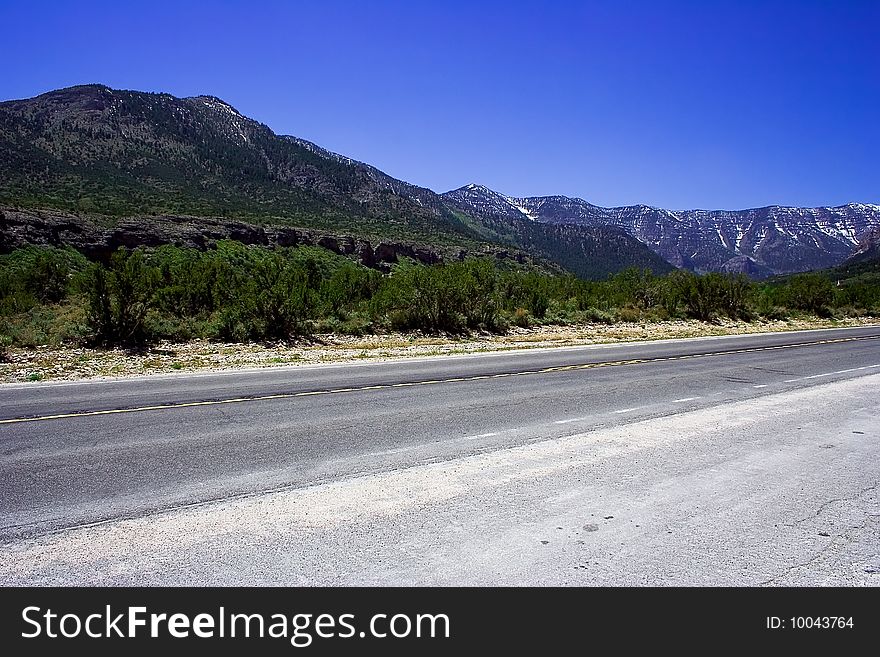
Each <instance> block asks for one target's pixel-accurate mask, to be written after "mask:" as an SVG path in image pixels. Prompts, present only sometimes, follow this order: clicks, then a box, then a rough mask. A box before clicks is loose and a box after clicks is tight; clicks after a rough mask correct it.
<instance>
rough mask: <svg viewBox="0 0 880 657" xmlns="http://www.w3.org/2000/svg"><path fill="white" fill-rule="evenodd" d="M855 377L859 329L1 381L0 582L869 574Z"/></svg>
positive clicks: (872, 437)
mask: <svg viewBox="0 0 880 657" xmlns="http://www.w3.org/2000/svg"><path fill="white" fill-rule="evenodd" d="M878 381H880V328H860V329H841V330H830V331H811V332H799V333H788V334H770V335H760V336H748V337H746V336H740V337H730V338H709V339H696V340H675V341H663V342H652V343H642V344H627V345H614V346H597V347H583V348H567V349H555V350H542V351H527V352H518V353H512V352H508V353H501V354H491V355H481V356H467V357H446V358H440V359H423V360H418V361H412V360H409V361H400V362H394V363H385V364H375V363H373V364H362V365H353V366H326V367H314V368H305V367H300V368H285V369H278V370H275V369H273V370H269V371H267V370H260V371H250V372H236V373H223V374H201V375H174V376H167V377H152V378H142V379H127V380H118V381H108V382H93V383H77V384H41V385H40V384H36V385H31V384H21V385H6V386H2V387H0V408H2V411H0V450H2V451H0V541H2V543H3V544H2V546H0V557H2V558H0V563H2V564H3V565H0V582H3V583H155V584H173V583H189V584H207V583H218V584H223V583H240V584H247V583H255V584H260V583H274V584H305V583H324V584H337V583H364V584H369V583H390V584H408V583H449V584H456V583H485V582H494V583H514V584H515V583H565V584H569V583H606V584H608V583H612V584H613V583H672V584H675V583H698V584H701V583H747V584H761V583H765V584H774V583H790V582H792V581H796V582H798V583H844V584H849V583H868V584H871V583H874V584H876V583H877V582H876V581H875V580H874V579H872V578H874V577H875V575H874V573H875V572H877V571H880V556H878V553H877V545H878V544H880V541H878V522H877V518H878V516H880V506H878V502H877V497H876V484H877V479H878V469H880V468H878V463H880V460H878V456H880V455H878V434H880V430H878V429H880V423H878V421H877V419H876V418H877V417H878V411H880V395H878V394H877V393H878V390H880V387H878ZM829 517H832V519H833V522H831V525H828V518H829ZM835 522H836V523H837V525H836V527H835V526H833V525H835ZM789 525H790V526H791V527H789ZM844 525H845V527H844ZM817 526H818V527H819V528H817ZM780 527H783V528H786V529H785V531H782V530H780ZM842 527H843V529H845V531H841V532H837V533H835V531H837V530H838V529H841V528H842ZM649 530H650V533H649V534H647V535H646V532H648V531H649ZM805 531H806V532H807V534H802V533H803V532H805ZM810 532H812V533H810ZM822 534H825V536H823V535H822ZM841 537H843V538H841ZM825 539H830V540H825ZM682 541H684V542H683V543H682ZM707 541H708V542H707ZM829 546H830V547H829ZM586 552H589V556H587V555H586V554H585V553H586ZM713 555H714V561H713ZM270 557H271V559H273V561H272V562H271V564H270V563H269V562H268V561H267V559H270ZM804 563H805V564H807V565H805V566H804V565H800V564H804ZM272 564H275V565H274V566H273V565H272ZM587 575H589V577H587ZM585 578H586V579H585Z"/></svg>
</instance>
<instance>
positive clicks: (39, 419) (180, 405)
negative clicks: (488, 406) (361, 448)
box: [0, 335, 880, 425]
mask: <svg viewBox="0 0 880 657" xmlns="http://www.w3.org/2000/svg"><path fill="white" fill-rule="evenodd" d="M877 339H880V336H873V335H872V336H861V337H852V338H833V339H829V340H816V341H814V342H799V343H795V344H782V345H772V346H767V347H747V348H744V349H731V350H728V351H714V352H707V353H702V354H684V355H681V356H660V357H656V358H634V359H631V360H613V361H605V362H600V363H583V364H580V365H562V366H558V367H546V368H544V369H540V370H524V371H521V372H506V373H501V374H480V375H475V376H465V377H452V378H449V379H430V380H427V381H409V382H403V383H385V384H379V385H369V386H361V387H354V388H332V389H326V390H311V391H305V392H282V393H278V394H274V395H257V396H253V397H234V398H230V399H209V400H205V401H194V402H180V403H173V404H156V405H153V406H138V407H134V408H114V409H105V410H98V411H74V412H72V413H58V414H55V415H39V416H34V417H17V418H8V419H3V420H0V425H2V424H19V423H22V422H42V421H46V420H63V419H69V418H78V417H93V416H96V415H115V414H120V413H142V412H146V411H163V410H169V409H175V408H190V407H195V406H219V405H221V404H242V403H245V402H256V401H268V400H271V399H294V398H296V397H309V396H314V395H332V394H339V393H346V392H363V391H365V390H386V389H389V388H405V387H410V386H425V385H436V384H439V383H456V382H463V381H479V380H482V379H500V378H504V377H509V376H529V375H532V374H552V373H554V372H568V371H572V370H586V369H593V368H598V367H616V366H621V365H642V364H647V363H658V362H661V361H670V360H685V359H688V358H705V357H709V356H729V355H731V354H745V353H751V352H757V351H772V350H774V349H793V348H795V347H812V346H816V345H820V344H836V343H840V342H856V341H863V340H877ZM857 369H861V368H857ZM797 380H800V379H791V380H789V381H786V383H791V382H793V381H797Z"/></svg>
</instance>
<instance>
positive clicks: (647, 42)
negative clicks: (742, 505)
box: [0, 0, 880, 208]
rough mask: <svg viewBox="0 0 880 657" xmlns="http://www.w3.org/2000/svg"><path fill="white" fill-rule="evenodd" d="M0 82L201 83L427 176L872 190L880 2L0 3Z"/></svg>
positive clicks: (878, 115)
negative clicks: (0, 34)
mask: <svg viewBox="0 0 880 657" xmlns="http://www.w3.org/2000/svg"><path fill="white" fill-rule="evenodd" d="M0 24H2V25H3V28H4V29H3V39H2V49H3V68H2V72H0V98H2V99H11V98H23V97H29V96H33V95H36V94H39V93H42V92H44V91H47V90H50V89H53V88H58V87H64V86H69V85H73V84H81V83H87V82H102V83H104V84H108V85H110V86H112V87H117V88H127V89H139V90H146V91H166V92H169V93H172V94H175V95H178V96H187V95H197V94H213V95H216V96H220V97H221V98H223V99H225V100H226V101H228V102H230V103H231V104H233V105H234V106H236V107H237V108H238V109H239V110H240V111H241V112H242V113H244V114H246V115H248V116H251V117H253V118H256V119H258V120H259V121H262V122H263V123H266V124H267V125H269V126H270V127H271V128H272V129H273V130H275V131H276V132H278V133H281V134H293V135H297V136H300V137H303V138H306V139H310V140H312V141H315V142H317V143H318V144H320V145H322V146H324V147H326V148H329V149H331V150H334V151H337V152H340V153H344V154H346V155H349V156H351V157H354V158H356V159H360V160H364V161H366V162H369V163H371V164H374V165H376V166H378V167H379V168H381V169H383V170H384V171H386V172H387V173H389V174H391V175H394V176H396V177H399V178H403V179H405V180H408V181H410V182H413V183H416V184H419V185H423V186H426V187H430V188H431V189H434V190H436V191H445V190H447V189H451V188H455V187H458V186H461V185H464V184H466V183H469V182H479V183H482V184H485V185H487V186H489V187H492V188H494V189H497V190H499V191H502V192H504V193H507V194H511V195H522V196H531V195H544V194H566V195H569V196H580V197H583V198H585V199H587V200H589V201H592V202H594V203H598V204H602V205H623V204H632V203H647V204H650V205H658V206H663V207H668V208H692V207H702V208H742V207H753V206H760V205H768V204H773V203H780V204H790V205H835V204H842V203H846V202H850V201H854V202H865V203H868V202H870V203H880V31H878V30H880V1H878V0H872V1H869V2H846V1H838V2H834V1H831V0H829V1H827V2H812V1H809V0H801V1H798V2H771V1H767V2H749V1H745V0H737V1H736V2H723V3H722V2H712V1H710V0H703V1H694V2H662V1H660V0H655V1H652V2H627V1H626V0H618V1H608V2H563V1H558V2H552V1H547V2H537V1H536V2H532V3H519V2H516V1H515V0H513V1H508V2H478V1H476V0H474V1H473V2H453V1H444V2H440V1H436V2H422V1H419V0H408V1H406V2H381V1H376V2H364V1H358V2H336V1H333V0H321V1H316V2H307V1H302V2H296V1H293V0H291V1H290V2H274V3H273V2H265V3H264V2H257V1H256V0H255V1H253V2H231V1H228V2H222V1H215V2H187V1H186V0H176V1H174V2H165V1H162V0H153V1H151V2H149V3H147V2H143V3H137V2H123V1H121V0H116V1H113V2H85V1H80V2H65V1H56V2H40V1H30V0H28V1H25V0H22V1H20V2H10V1H9V0H0Z"/></svg>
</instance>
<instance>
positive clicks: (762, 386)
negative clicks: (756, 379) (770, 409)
mask: <svg viewBox="0 0 880 657" xmlns="http://www.w3.org/2000/svg"><path fill="white" fill-rule="evenodd" d="M768 385H769V384H767V383H762V384H761V385H759V386H752V387H753V388H766V387H767V386H768Z"/></svg>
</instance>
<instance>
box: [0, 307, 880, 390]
mask: <svg viewBox="0 0 880 657" xmlns="http://www.w3.org/2000/svg"><path fill="white" fill-rule="evenodd" d="M876 323H877V320H876V318H871V317H862V318H847V319H827V320H825V319H792V320H784V321H783V320H779V321H756V322H741V321H738V322H734V321H726V322H719V323H712V324H709V323H705V322H698V321H684V320H681V321H668V322H656V323H619V324H612V325H608V324H581V325H571V326H540V327H533V328H528V329H523V328H515V327H514V328H512V329H511V331H510V332H509V333H508V334H506V335H493V334H475V335H471V336H467V337H451V336H427V335H422V334H402V333H391V334H385V335H369V336H345V335H335V334H330V335H314V336H312V337H311V338H309V339H308V340H300V341H298V342H290V343H281V344H232V343H218V342H209V341H206V340H193V341H191V342H185V343H172V342H161V343H159V344H157V345H155V346H154V347H153V348H152V349H150V350H147V351H144V352H134V353H133V352H128V351H125V350H122V349H95V348H88V347H74V346H70V347H62V348H54V347H48V346H47V347H37V348H34V349H24V348H10V349H9V350H8V351H7V355H6V358H5V360H4V361H2V362H0V383H22V382H28V381H32V382H36V381H76V380H82V379H95V378H111V377H112V378H117V377H127V376H143V375H151V374H171V373H174V372H200V371H220V370H232V369H244V368H248V369H249V368H259V367H279V366H291V365H315V364H321V363H352V362H362V361H377V362H378V361H384V360H392V359H399V358H408V357H426V356H440V355H446V354H472V353H483V352H491V351H506V350H514V349H537V348H547V347H569V346H580V345H589V344H608V343H616V342H633V341H643V340H663V339H674V338H691V337H702V336H715V335H743V334H749V333H768V332H779V331H799V330H808V329H818V328H843V327H848V326H870V325H874V324H876Z"/></svg>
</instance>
